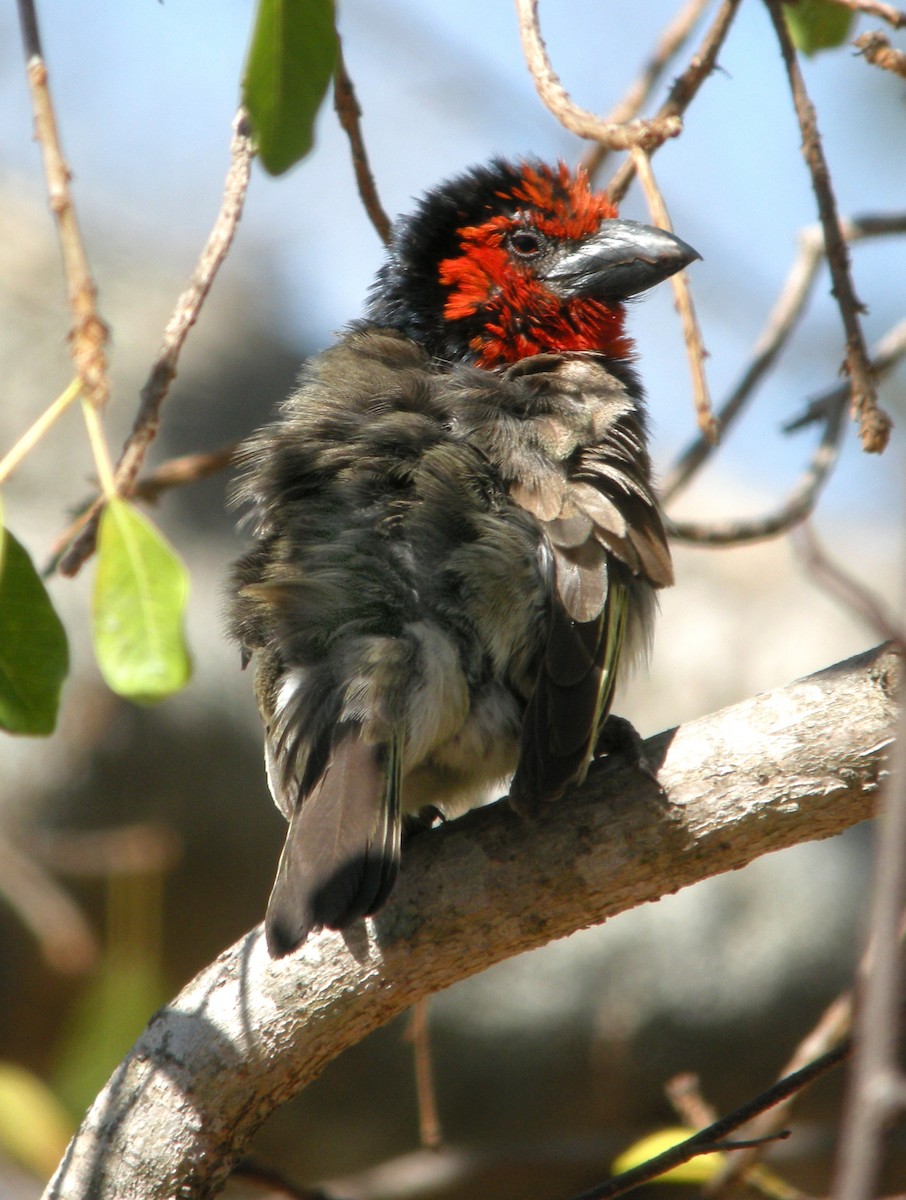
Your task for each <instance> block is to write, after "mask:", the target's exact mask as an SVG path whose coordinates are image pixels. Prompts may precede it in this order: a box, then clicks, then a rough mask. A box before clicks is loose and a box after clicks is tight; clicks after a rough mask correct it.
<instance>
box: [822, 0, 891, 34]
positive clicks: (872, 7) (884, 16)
mask: <svg viewBox="0 0 906 1200" xmlns="http://www.w3.org/2000/svg"><path fill="white" fill-rule="evenodd" d="M838 3H839V4H844V5H845V6H846V7H847V8H852V9H854V10H855V11H856V12H861V13H865V14H866V16H869V17H880V18H881V20H882V21H886V22H887V23H888V25H892V26H893V27H894V29H902V28H904V26H906V12H903V11H902V10H901V9H899V8H894V6H893V5H892V4H884V3H883V2H882V0H838Z"/></svg>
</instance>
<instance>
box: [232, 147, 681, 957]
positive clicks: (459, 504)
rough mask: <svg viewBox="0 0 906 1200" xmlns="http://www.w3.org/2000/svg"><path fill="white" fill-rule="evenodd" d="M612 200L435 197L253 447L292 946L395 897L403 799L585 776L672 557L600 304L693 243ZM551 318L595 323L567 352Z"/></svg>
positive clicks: (659, 272) (538, 170) (523, 175)
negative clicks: (365, 310)
mask: <svg viewBox="0 0 906 1200" xmlns="http://www.w3.org/2000/svg"><path fill="white" fill-rule="evenodd" d="M614 216H615V214H614V213H613V210H612V209H610V208H609V207H608V206H607V204H606V202H605V201H603V200H602V199H601V198H600V197H595V196H594V193H591V192H590V191H589V190H588V188H587V184H586V183H585V181H584V180H582V179H579V180H578V181H577V180H573V179H572V178H571V177H569V176H568V175H567V174H566V173H565V171H564V170H562V169H560V170H554V171H550V170H549V169H547V168H543V167H535V166H532V167H526V166H519V167H510V166H507V165H505V164H493V165H492V166H491V167H490V168H486V169H484V170H483V171H476V172H473V173H471V174H470V175H468V176H466V177H464V178H463V179H461V180H459V181H454V183H453V184H450V185H447V187H446V188H444V189H439V190H438V192H437V193H432V195H431V196H429V197H428V199H427V200H426V201H424V202H423V204H422V206H421V207H420V208H419V209H418V210H417V212H416V214H415V215H414V216H413V217H412V218H410V219H409V220H408V221H407V222H403V223H401V225H400V226H398V227H397V230H396V235H395V239H394V244H393V247H392V250H391V255H390V258H389V260H388V264H387V266H386V267H385V268H384V270H383V272H382V274H381V275H380V276H379V279H378V283H377V285H376V290H375V293H374V296H373V299H372V303H371V307H370V311H369V319H368V320H366V321H365V322H362V323H360V324H359V325H357V326H355V327H354V328H352V329H351V330H350V331H348V332H347V333H346V334H345V335H344V336H343V337H342V338H341V339H340V340H339V342H338V343H337V344H336V345H335V346H333V347H332V348H331V349H329V350H327V351H326V352H325V353H324V354H322V355H320V356H319V357H318V358H316V359H315V360H313V361H312V362H311V363H310V364H309V365H308V366H307V367H306V369H305V371H304V372H303V375H302V379H301V382H300V385H299V388H298V390H297V391H296V392H295V393H294V394H293V395H292V396H291V397H290V399H289V400H288V401H287V403H286V404H285V405H284V407H283V410H282V412H281V414H280V418H279V420H278V421H277V423H276V424H274V425H272V426H270V427H268V428H266V429H264V430H263V431H261V432H260V433H259V434H258V435H256V437H254V438H253V439H252V440H251V441H250V442H249V443H248V444H247V445H246V447H245V449H244V451H243V453H242V456H241V467H242V469H243V482H242V483H241V486H240V492H239V498H240V500H241V501H243V502H245V503H247V504H249V505H250V506H251V507H252V510H253V512H254V519H255V522H256V528H255V533H256V543H255V546H254V548H253V549H252V550H251V551H250V552H249V553H248V554H247V555H246V556H245V557H244V558H243V559H241V560H240V562H239V563H238V564H237V566H236V569H235V573H234V580H233V596H234V598H233V602H232V626H233V631H234V634H235V636H236V637H237V638H238V640H239V641H240V643H241V645H242V648H243V654H244V655H245V657H246V658H248V657H250V656H251V657H254V659H255V663H256V672H257V692H258V699H259V703H260V707H261V711H262V715H263V718H264V721H265V724H266V727H267V733H266V756H267V769H268V779H269V782H270V786H271V790H272V792H273V794H274V798H275V800H276V802H277V804H278V806H279V807H280V809H281V810H282V812H283V814H284V816H285V817H286V818H287V820H288V821H289V831H288V835H287V843H286V847H285V849H284V853H283V857H282V858H281V862H280V867H279V870H278V874H277V880H276V883H275V885H274V891H273V893H272V896H271V901H270V905H269V908H268V917H267V933H268V943H269V946H270V948H271V951H272V953H274V954H282V953H286V952H288V951H289V950H291V949H292V948H293V947H294V946H296V945H298V944H299V942H301V941H302V940H304V938H305V937H306V936H307V934H308V932H309V931H310V930H311V929H313V928H316V927H318V926H321V925H327V926H330V927H335V928H342V927H344V926H345V925H347V924H349V923H350V922H351V921H353V920H355V919H357V918H358V917H361V916H363V915H366V914H367V913H371V912H373V911H375V910H376V909H377V908H378V907H379V906H380V904H381V903H383V901H384V900H385V899H386V897H387V895H388V893H389V891H390V889H391V887H392V884H393V880H394V878H395V876H396V872H397V867H398V862H399V846H400V827H401V813H402V812H403V811H414V810H417V809H419V808H420V807H422V806H423V805H425V804H434V805H440V806H442V807H444V808H445V809H446V810H454V811H455V809H456V808H457V807H462V806H467V805H468V804H470V803H474V802H476V801H477V800H479V799H481V798H482V797H483V796H484V795H485V794H486V793H487V791H488V788H489V787H491V786H501V787H504V786H505V785H506V781H507V779H508V777H509V776H511V775H513V772H514V771H515V775H514V777H513V779H512V784H511V788H510V796H511V800H512V802H513V803H514V805H515V806H516V807H517V808H519V809H520V810H523V811H531V810H532V809H533V808H534V807H535V805H537V804H538V803H539V802H541V801H544V800H550V799H555V798H556V797H558V796H559V795H560V794H561V793H562V791H563V790H564V788H565V787H566V786H567V785H568V784H569V783H571V782H573V781H575V780H577V779H579V778H581V777H582V776H583V775H584V772H585V771H586V769H587V767H588V763H589V762H590V761H591V758H592V756H593V754H594V753H595V748H596V743H597V741H598V738H599V735H600V731H601V728H602V726H603V722H604V720H605V718H606V716H607V713H608V711H609V709H610V705H611V702H612V698H613V691H614V687H615V684H616V680H617V675H618V668H619V664H620V661H621V657H622V658H623V659H624V660H625V659H626V658H627V657H629V658H631V656H632V654H633V653H634V652H635V651H637V650H639V649H641V648H642V647H643V646H644V644H645V642H646V640H647V638H648V635H649V632H650V627H651V620H652V615H653V607H654V592H655V590H656V589H657V588H660V587H664V586H667V585H669V584H670V582H671V581H672V572H671V564H670V554H669V550H668V548H667V542H666V537H665V534H664V529H663V525H662V522H661V518H660V515H659V511H658V505H657V501H656V498H655V495H654V491H653V487H652V482H651V472H650V464H649V459H648V453H647V450H646V445H645V422H644V415H643V411H642V406H641V389H640V387H639V384H638V380H637V378H636V375H635V372H634V370H633V368H632V366H631V365H630V363H629V362H628V361H627V357H628V342H627V340H626V338H625V334H624V333H623V329H622V318H623V312H622V305H621V304H620V302H619V300H618V299H617V298H615V297H614V296H612V295H609V294H608V295H607V298H606V302H605V301H604V300H602V299H601V298H600V296H599V294H598V293H599V292H603V293H607V292H608V286H610V285H609V284H608V281H609V280H611V276H612V274H613V273H614V272H616V273H617V274H618V275H619V276H620V278H621V280H622V281H623V282H622V283H621V285H620V286H621V288H622V292H623V294H626V295H628V294H631V293H632V292H633V291H637V290H641V288H642V287H646V286H650V284H651V283H654V282H656V281H657V279H660V278H665V277H666V275H668V274H671V273H672V272H673V271H674V270H677V269H679V267H680V266H682V265H684V264H685V263H686V262H688V261H690V260H691V258H692V257H693V256H694V251H690V250H689V248H688V247H686V246H684V244H683V243H680V242H678V241H677V240H676V239H673V238H671V237H670V236H669V235H666V234H660V233H659V232H658V231H653V230H650V231H649V230H647V227H644V226H641V227H640V226H633V225H632V224H631V223H625V222H618V221H616V220H615V219H614ZM557 219H560V221H561V224H560V226H558V225H557ZM558 228H560V229H562V230H563V231H564V236H563V237H562V238H560V239H558V237H557V230H558ZM514 230H515V231H516V232H515V233H514V232H513V231H514ZM567 234H568V235H569V236H567ZM605 234H606V235H607V237H609V238H610V239H611V240H610V242H608V244H607V247H606V248H605V249H602V244H603V242H604V240H605V238H604V235H605ZM517 235H518V237H519V239H520V240H519V242H518V243H517V242H516V241H515V240H514V239H515V238H516V236H517ZM508 239H510V240H508ZM532 239H534V240H532ZM627 243H629V244H630V247H631V248H630V251H629V252H628V254H627V251H626V248H625V247H626V244H627ZM613 244H616V246H617V249H616V250H614V249H613ZM633 247H634V248H635V249H633ZM530 251H531V253H530ZM535 251H537V253H536V252H535ZM457 252H458V253H459V256H460V258H461V259H462V260H463V262H462V264H461V265H460V264H459V260H458V259H457V257H456V255H457ZM633 253H635V254H636V256H637V258H638V259H639V262H638V263H637V264H636V267H635V269H633V263H634V262H635V261H636V260H635V259H633V258H632V254H633ZM501 256H503V257H501ZM507 264H510V267H509V269H511V271H512V274H513V279H512V280H510V279H509V278H507V279H506V287H500V286H499V283H500V280H501V279H503V278H504V277H505V276H504V273H505V272H506V270H507V269H508V267H507ZM483 272H484V274H483ZM571 279H573V280H574V282H573V283H572V284H571V283H570V280H571ZM596 279H597V280H598V281H599V282H598V283H597V285H596V283H595V280H596ZM482 280H484V284H483V283H482ZM576 281H577V282H576ZM602 281H603V282H602ZM482 287H484V292H482ZM520 288H521V291H520ZM457 289H459V290H458V291H457ZM504 293H505V295H504ZM520 295H522V296H523V300H524V318H525V319H524V321H523V323H522V325H521V326H519V325H518V322H516V323H515V324H514V321H515V317H514V311H513V309H514V305H518V304H519V303H520V301H519V297H520ZM539 295H540V297H541V299H540V300H539ZM504 303H505V305H506V310H505V311H504V310H503V309H502V307H501V306H502V305H503V304H504ZM495 305H496V307H495ZM539 313H540V316H538V315H537V314H539ZM545 314H546V316H545ZM551 314H554V315H551ZM545 321H546V322H547V323H545ZM539 322H540V323H539ZM517 326H518V327H519V332H518V339H517V340H518V345H516V344H514V342H513V339H514V338H516V337H517V335H516V333H514V332H513V331H514V330H515V329H516V328H517ZM549 326H553V327H554V328H555V329H556V330H561V331H562V330H563V329H569V330H571V331H572V332H571V333H570V335H569V337H568V339H567V343H568V344H567V345H566V346H565V347H564V349H563V350H559V351H558V350H557V349H556V346H554V345H550V344H548V341H549V339H548V338H547V334H546V332H545V331H546V330H548V328H549ZM482 331H486V333H487V337H486V339H485V340H483V336H482ZM565 336H566V335H565V334H563V333H562V332H558V333H557V337H560V338H563V337H565ZM508 339H509V340H508ZM486 346H491V347H492V349H491V350H490V351H487V352H486ZM507 346H509V347H510V350H511V352H507V349H506V348H507ZM526 348H529V349H531V353H528V354H526V353H523V352H522V351H523V350H525V349H526ZM627 652H628V653H627Z"/></svg>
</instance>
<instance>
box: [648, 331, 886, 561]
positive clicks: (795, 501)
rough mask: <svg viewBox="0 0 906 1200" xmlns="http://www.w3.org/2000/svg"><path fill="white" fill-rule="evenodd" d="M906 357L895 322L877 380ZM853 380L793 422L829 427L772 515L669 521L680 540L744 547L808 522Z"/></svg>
mask: <svg viewBox="0 0 906 1200" xmlns="http://www.w3.org/2000/svg"><path fill="white" fill-rule="evenodd" d="M904 356H906V320H903V321H901V322H900V323H899V324H898V325H895V326H894V328H893V329H891V330H889V331H888V333H886V334H885V336H884V337H883V338H882V339H881V341H880V342H879V343H878V347H877V351H876V353H875V356H874V359H873V360H872V364H871V365H872V369H873V371H874V373H875V376H876V378H878V379H881V378H882V377H883V376H884V375H886V374H887V372H888V371H890V370H891V369H892V368H893V367H894V366H895V365H896V363H898V362H899V361H900V359H901V358H903V357H904ZM849 395H850V391H849V384H847V383H842V384H838V385H837V386H836V387H834V388H830V389H829V390H828V391H826V392H823V393H822V394H821V395H820V396H819V397H817V398H816V399H815V400H813V401H812V402H811V404H810V405H809V406H808V408H807V409H806V411H805V413H804V414H803V415H802V416H800V417H797V418H795V419H794V420H792V421H790V422H789V423H788V424H787V425H786V426H785V430H786V432H787V433H789V432H792V431H793V430H796V429H799V428H802V427H803V426H805V425H806V424H810V423H811V422H813V421H819V420H820V421H822V422H823V424H824V431H823V434H822V437H821V441H820V442H819V443H818V446H817V448H816V449H815V451H814V453H813V455H812V458H811V461H810V463H809V465H808V467H807V468H806V469H805V471H804V472H803V473H802V475H801V477H800V479H799V482H798V483H797V485H796V487H795V488H794V489H793V491H792V492H791V494H790V496H789V497H788V498H787V500H786V501H784V503H783V504H782V505H781V506H780V507H779V508H778V509H776V510H775V511H774V512H773V513H770V514H769V515H768V516H764V517H756V518H754V519H752V520H739V521H725V522H720V523H714V524H712V523H703V522H696V521H674V520H669V519H668V521H667V529H668V532H669V533H670V535H671V536H672V537H675V538H677V539H678V540H679V541H683V542H691V543H694V544H696V545H699V546H728V545H740V544H742V543H744V542H756V541H763V540H765V539H766V538H769V537H774V536H776V535H777V534H778V533H785V532H787V531H788V530H790V529H792V528H793V527H794V526H795V525H798V524H799V523H800V522H801V521H804V520H805V519H806V517H808V516H810V515H811V513H812V512H813V511H814V508H815V505H816V504H817V502H818V497H819V495H820V494H821V491H822V489H823V487H824V485H825V484H826V483H827V480H828V478H829V476H830V472H831V470H832V469H833V467H834V465H835V464H836V462H837V458H838V457H839V452H840V442H841V440H842V437H843V432H844V429H845V423H844V420H843V417H844V413H845V408H846V403H847V400H848V399H849Z"/></svg>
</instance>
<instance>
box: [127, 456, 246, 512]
mask: <svg viewBox="0 0 906 1200" xmlns="http://www.w3.org/2000/svg"><path fill="white" fill-rule="evenodd" d="M238 445H239V443H238V442H230V443H229V445H227V446H221V447H220V449H219V450H211V451H208V452H207V453H204V454H183V455H181V456H180V457H179V458H168V459H167V461H166V462H162V463H161V464H160V466H158V467H155V469H154V470H153V471H151V472H150V474H148V475H143V476H142V477H141V479H139V480H138V481H137V482H136V484H135V486H134V488H133V489H132V495H133V497H134V498H135V499H136V500H145V501H146V502H147V503H149V504H154V503H155V501H157V500H158V499H159V498H160V496H161V493H162V492H166V491H169V490H170V488H175V487H185V486H186V485H187V484H190V483H199V482H200V481H201V480H202V479H208V478H209V477H210V476H211V475H216V474H217V473H218V472H219V471H224V470H226V468H227V467H228V466H229V465H230V463H231V462H232V461H233V455H234V454H235V453H236V447H237V446H238Z"/></svg>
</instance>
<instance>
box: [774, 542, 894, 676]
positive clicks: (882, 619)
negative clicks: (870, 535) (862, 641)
mask: <svg viewBox="0 0 906 1200" xmlns="http://www.w3.org/2000/svg"><path fill="white" fill-rule="evenodd" d="M793 546H794V548H795V550H796V553H797V554H798V555H799V557H800V559H801V560H802V562H803V564H804V566H805V568H806V570H807V572H808V574H809V576H810V577H811V578H812V579H813V581H814V582H815V583H817V584H818V585H819V586H820V587H822V588H823V589H824V590H825V591H827V592H829V593H831V594H832V595H834V596H836V597H837V599H838V600H841V601H842V602H843V603H844V604H845V605H846V607H847V608H848V609H849V610H850V611H851V612H852V613H854V614H855V615H856V616H858V617H860V618H861V619H862V620H863V621H864V622H865V624H866V625H867V626H868V627H869V629H871V631H872V632H873V633H874V634H875V635H876V636H878V637H882V638H884V640H885V641H890V642H894V643H895V644H896V645H897V646H899V648H900V651H901V653H903V654H906V629H904V628H903V626H902V625H900V624H899V623H898V622H897V621H895V620H894V619H893V617H892V615H891V614H890V613H889V612H888V611H887V610H886V609H885V606H884V604H883V603H882V602H881V600H880V598H879V597H878V596H876V595H875V593H874V592H872V591H871V590H870V589H869V588H867V587H864V586H863V585H862V584H861V583H860V582H859V580H857V579H855V578H853V576H852V575H850V574H849V573H848V572H847V571H844V570H843V568H842V567H840V566H838V564H837V563H834V562H832V561H831V560H830V559H829V558H828V557H827V554H826V553H825V552H824V548H823V547H822V545H821V543H820V542H819V540H818V536H817V534H816V533H815V531H814V529H813V528H812V526H811V524H810V523H809V522H808V521H806V522H804V523H803V524H802V525H801V526H800V527H799V529H797V530H796V534H795V536H794V538H793Z"/></svg>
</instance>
